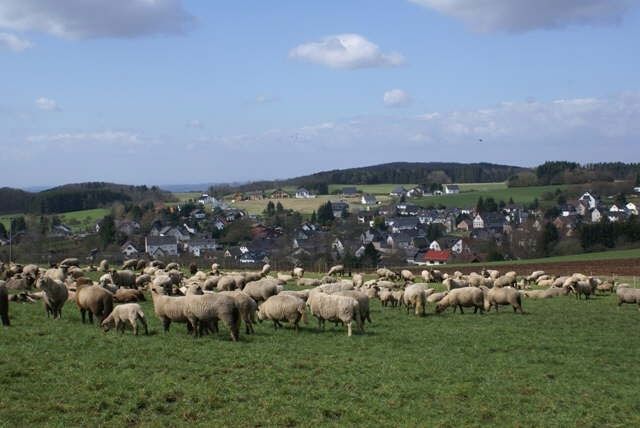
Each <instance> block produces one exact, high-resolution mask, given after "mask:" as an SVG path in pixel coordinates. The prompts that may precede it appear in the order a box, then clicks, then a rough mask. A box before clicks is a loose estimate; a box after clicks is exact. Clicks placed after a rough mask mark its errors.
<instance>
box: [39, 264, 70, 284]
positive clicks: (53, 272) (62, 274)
mask: <svg viewBox="0 0 640 428" xmlns="http://www.w3.org/2000/svg"><path fill="white" fill-rule="evenodd" d="M43 276H44V277H46V278H51V279H57V280H58V281H62V282H64V280H65V279H67V268H66V267H59V268H52V269H47V270H46V271H45V272H44V275H43Z"/></svg>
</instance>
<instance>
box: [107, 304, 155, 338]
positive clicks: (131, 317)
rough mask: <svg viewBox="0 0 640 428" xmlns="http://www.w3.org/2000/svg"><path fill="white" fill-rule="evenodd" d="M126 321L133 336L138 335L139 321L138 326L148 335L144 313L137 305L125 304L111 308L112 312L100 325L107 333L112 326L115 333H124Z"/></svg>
mask: <svg viewBox="0 0 640 428" xmlns="http://www.w3.org/2000/svg"><path fill="white" fill-rule="evenodd" d="M127 321H128V322H129V324H131V328H133V334H134V335H136V336H137V335H138V321H140V324H142V326H143V327H144V334H149V329H148V328H147V321H146V320H145V318H144V312H142V308H141V307H140V305H139V304H137V303H126V304H124V305H118V306H116V307H115V308H113V311H111V313H110V314H109V316H108V317H106V318H105V319H104V320H102V323H101V324H100V325H101V326H102V328H103V329H104V331H109V330H110V329H111V327H112V326H115V328H116V331H120V332H121V333H124V328H125V325H126V322H127Z"/></svg>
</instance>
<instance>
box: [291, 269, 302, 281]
mask: <svg viewBox="0 0 640 428" xmlns="http://www.w3.org/2000/svg"><path fill="white" fill-rule="evenodd" d="M291 276H292V277H294V278H296V279H300V278H302V277H303V276H304V268H302V267H294V268H293V270H292V271H291Z"/></svg>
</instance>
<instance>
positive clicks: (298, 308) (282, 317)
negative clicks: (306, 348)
mask: <svg viewBox="0 0 640 428" xmlns="http://www.w3.org/2000/svg"><path fill="white" fill-rule="evenodd" d="M258 319H259V320H260V321H265V320H271V321H273V328H274V329H276V330H277V329H278V327H282V324H280V322H281V321H284V322H288V323H290V324H292V325H293V327H294V328H295V331H296V332H297V331H298V329H299V325H298V324H299V322H300V320H301V319H302V321H303V322H304V323H305V324H306V323H307V311H306V309H305V302H304V300H302V299H299V298H298V297H296V296H294V295H291V294H284V293H283V294H278V295H275V296H271V297H269V298H268V299H267V300H266V301H265V302H264V303H263V304H262V305H260V308H259V309H258Z"/></svg>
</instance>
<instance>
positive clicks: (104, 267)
mask: <svg viewBox="0 0 640 428" xmlns="http://www.w3.org/2000/svg"><path fill="white" fill-rule="evenodd" d="M98 271H99V272H109V261H108V260H107V259H103V260H102V261H101V262H100V264H99V265H98Z"/></svg>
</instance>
